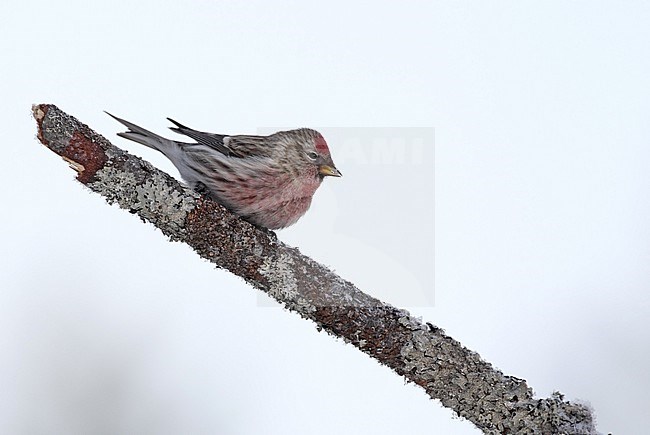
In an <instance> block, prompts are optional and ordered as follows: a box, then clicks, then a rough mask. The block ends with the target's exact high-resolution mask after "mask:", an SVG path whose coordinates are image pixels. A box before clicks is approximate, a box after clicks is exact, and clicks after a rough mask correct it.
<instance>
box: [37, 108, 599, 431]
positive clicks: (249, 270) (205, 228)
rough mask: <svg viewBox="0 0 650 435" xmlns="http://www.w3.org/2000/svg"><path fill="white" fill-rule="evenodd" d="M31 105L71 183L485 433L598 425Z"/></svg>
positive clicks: (66, 119)
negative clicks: (375, 363)
mask: <svg viewBox="0 0 650 435" xmlns="http://www.w3.org/2000/svg"><path fill="white" fill-rule="evenodd" d="M32 110H33V114H34V117H35V119H36V122H37V125H38V139H39V140H40V141H41V142H42V143H43V144H44V145H45V146H47V147H48V148H49V149H50V150H52V151H54V152H55V153H56V154H58V155H60V156H61V157H63V159H65V160H66V161H67V162H68V163H69V164H70V165H71V167H72V168H73V169H75V170H76V171H77V173H78V174H77V180H78V181H79V182H81V183H82V184H84V185H86V186H87V187H88V188H90V189H91V190H92V191H94V192H96V193H99V194H100V195H102V196H104V197H105V198H106V200H107V201H108V202H109V203H117V204H119V206H120V207H122V208H124V209H126V210H128V211H130V212H131V213H134V214H137V215H138V216H139V217H140V218H141V219H142V220H143V221H147V222H151V223H153V224H154V225H155V226H156V227H158V228H159V229H160V230H161V231H162V232H163V233H164V234H166V235H167V236H168V237H169V238H170V239H172V240H174V241H181V242H183V243H187V244H188V245H190V246H191V247H192V248H193V249H194V250H195V251H196V252H197V253H198V254H199V255H200V256H201V257H203V258H205V259H207V260H209V261H211V262H213V263H214V264H215V265H216V266H217V267H218V268H222V269H226V270H229V271H230V272H232V273H234V274H236V275H238V276H240V277H242V278H244V279H245V280H246V282H248V283H249V284H250V285H251V286H253V287H255V288H257V289H260V290H262V291H264V292H266V293H268V294H269V295H270V296H272V297H273V298H274V299H276V300H277V301H278V302H280V303H281V304H282V305H284V306H285V307H287V308H288V309H289V310H291V311H294V312H296V313H298V314H300V316H302V317H303V318H305V319H310V320H312V321H313V322H315V323H316V325H317V328H318V329H319V330H320V329H324V330H325V331H327V332H328V333H330V334H334V335H335V336H337V337H341V338H342V339H343V340H344V341H346V342H348V343H351V344H353V345H354V346H356V347H357V348H358V349H359V350H361V351H362V352H364V353H366V354H367V355H369V356H371V357H372V358H375V359H376V360H377V361H379V362H381V363H382V364H384V365H386V366H388V367H390V368H391V369H392V370H394V371H395V372H396V373H397V374H399V375H400V376H403V377H404V378H405V379H406V380H407V381H409V382H413V383H415V384H417V385H419V386H421V387H422V388H424V390H425V391H426V393H427V394H428V395H429V396H430V397H431V398H432V399H437V400H439V401H440V402H441V403H442V404H443V405H444V406H446V407H448V408H451V409H452V410H453V411H454V412H455V413H456V414H457V415H458V416H461V417H464V418H466V419H468V420H469V421H471V422H472V423H473V424H474V425H476V427H478V428H479V429H481V430H482V431H483V432H484V433H494V434H496V433H540V434H558V433H572V434H573V433H584V434H591V433H597V432H596V430H595V427H594V422H593V417H592V414H591V410H590V409H589V408H587V407H586V406H584V405H581V404H576V403H571V402H568V401H564V398H563V396H562V395H561V394H559V393H554V394H553V395H552V396H551V397H550V398H542V399H537V398H534V397H533V391H532V389H531V388H530V387H528V385H527V384H526V382H525V381H524V380H523V379H518V378H516V377H513V376H507V375H504V374H503V373H501V372H500V371H499V370H497V369H496V368H494V367H492V365H491V364H489V363H488V362H486V361H483V360H482V359H481V358H480V356H479V355H478V354H477V353H476V352H473V351H471V350H469V349H467V348H465V347H463V346H462V345H461V344H460V343H459V342H457V341H456V340H454V339H453V338H451V337H449V336H447V335H445V333H444V331H443V330H442V329H439V328H437V327H435V326H433V325H431V324H423V323H422V321H421V320H419V319H416V318H414V317H413V316H411V315H410V314H409V313H408V312H407V311H405V310H400V309H398V308H395V307H392V306H390V305H388V304H385V303H383V302H381V301H380V300H378V299H375V298H373V297H371V296H369V295H367V294H365V293H363V292H362V291H360V290H359V289H358V288H356V287H355V286H354V285H353V284H352V283H350V282H349V281H346V280H344V279H343V278H341V277H339V276H338V275H336V274H335V273H334V272H332V271H331V270H329V269H328V268H327V267H325V266H323V265H321V264H319V263H317V262H316V261H314V260H312V259H311V258H309V257H306V256H304V255H302V254H301V253H300V251H299V250H298V249H296V248H293V247H290V246H287V245H285V244H284V243H282V242H281V241H279V240H278V239H277V238H276V236H275V233H273V232H271V231H267V230H263V229H260V228H257V227H255V226H253V225H251V224H249V223H248V222H245V221H243V220H241V219H239V218H238V217H236V216H234V215H233V214H232V213H230V212H229V211H228V210H226V209H225V208H224V207H222V206H221V205H219V204H218V203H216V202H214V201H212V200H210V199H209V198H206V197H205V196H202V195H200V194H198V193H196V192H194V191H192V190H190V189H188V188H186V187H183V186H182V185H181V184H180V183H178V182H177V181H176V180H175V179H174V178H172V177H171V176H169V175H167V174H166V173H164V172H162V171H160V170H158V169H156V168H154V167H153V166H151V165H150V164H149V163H148V162H146V161H143V160H142V159H140V158H138V157H135V156H133V155H130V154H128V153H127V152H125V151H123V150H121V149H119V148H117V147H115V146H114V145H112V144H111V143H110V142H109V141H108V140H106V139H105V138H104V137H102V136H101V135H99V134H97V133H95V132H94V131H92V130H91V129H90V128H89V127H88V126H86V125H84V124H82V123H80V122H79V121H78V120H77V119H75V118H74V117H72V116H70V115H68V114H66V113H64V112H62V111H61V110H60V109H58V108H57V107H56V106H54V105H49V104H40V105H35V106H33V109H32Z"/></svg>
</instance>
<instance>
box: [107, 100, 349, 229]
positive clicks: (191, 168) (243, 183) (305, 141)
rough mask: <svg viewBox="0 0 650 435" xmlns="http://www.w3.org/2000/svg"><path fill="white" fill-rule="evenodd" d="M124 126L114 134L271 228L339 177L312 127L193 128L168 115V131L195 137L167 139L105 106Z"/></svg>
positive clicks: (291, 219)
mask: <svg viewBox="0 0 650 435" xmlns="http://www.w3.org/2000/svg"><path fill="white" fill-rule="evenodd" d="M106 114H107V115H109V116H111V117H112V118H114V119H115V120H116V121H118V122H120V123H121V124H123V125H124V126H125V127H127V128H128V131H126V132H123V133H117V135H118V136H120V137H123V138H125V139H129V140H132V141H134V142H137V143H139V144H142V145H145V146H147V147H149V148H153V149H154V150H157V151H160V152H161V153H162V154H164V155H165V157H167V158H168V159H169V160H171V162H172V163H173V164H174V166H176V168H177V169H178V172H179V173H180V175H181V178H182V179H183V180H184V181H185V183H187V185H189V186H190V187H191V188H193V189H195V190H197V191H198V192H200V193H206V194H207V195H208V196H210V197H211V198H213V199H214V200H216V201H217V202H219V203H220V204H222V205H223V206H224V207H226V208H227V209H229V210H230V211H232V212H233V213H234V214H236V215H237V216H240V217H241V218H243V219H244V220H247V221H248V222H250V223H252V224H254V225H256V226H259V227H262V228H266V229H269V230H277V229H282V228H286V227H288V226H290V225H293V224H294V223H296V222H297V221H298V219H300V218H301V217H302V216H303V215H304V214H305V213H306V212H307V210H308V209H309V206H310V205H311V202H312V198H313V196H314V193H315V192H316V190H317V189H318V187H319V186H320V185H321V183H322V182H323V179H324V178H325V177H328V176H331V177H341V176H342V174H341V172H340V171H339V170H338V169H337V168H336V166H335V165H334V162H333V161H332V156H331V154H330V150H329V147H328V145H327V142H326V141H325V139H324V138H323V135H322V134H320V133H319V132H318V131H316V130H313V129H310V128H299V129H296V130H288V131H278V132H276V133H273V134H271V135H268V136H255V135H225V134H215V133H207V132H203V131H198V130H194V129H192V128H189V127H186V126H185V125H183V124H181V123H179V122H177V121H174V120H173V119H171V118H167V120H169V121H170V122H171V123H172V124H173V125H174V126H173V127H169V128H170V129H171V130H172V131H174V132H176V133H179V134H181V135H184V136H186V137H189V138H190V139H193V140H194V142H179V141H175V140H171V139H166V138H164V137H162V136H159V135H157V134H155V133H152V132H150V131H148V130H145V129H144V128H142V127H139V126H137V125H135V124H133V123H131V122H129V121H126V120H124V119H121V118H118V117H117V116H114V115H112V114H110V113H108V112H106Z"/></svg>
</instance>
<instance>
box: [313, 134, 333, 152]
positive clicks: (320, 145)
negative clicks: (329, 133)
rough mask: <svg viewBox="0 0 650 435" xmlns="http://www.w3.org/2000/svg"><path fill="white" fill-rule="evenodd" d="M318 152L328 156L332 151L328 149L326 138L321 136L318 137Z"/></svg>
mask: <svg viewBox="0 0 650 435" xmlns="http://www.w3.org/2000/svg"><path fill="white" fill-rule="evenodd" d="M316 150H317V151H320V152H321V153H327V154H329V152H330V149H329V148H328V147H327V142H325V138H324V137H323V136H322V135H320V134H319V135H318V136H316Z"/></svg>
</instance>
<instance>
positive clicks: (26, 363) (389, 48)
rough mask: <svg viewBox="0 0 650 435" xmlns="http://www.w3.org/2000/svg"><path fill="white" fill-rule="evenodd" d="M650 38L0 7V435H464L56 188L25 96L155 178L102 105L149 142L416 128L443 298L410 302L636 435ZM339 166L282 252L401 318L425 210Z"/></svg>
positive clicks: (424, 242)
mask: <svg viewBox="0 0 650 435" xmlns="http://www.w3.org/2000/svg"><path fill="white" fill-rule="evenodd" d="M649 22H650V4H649V3H647V2H643V1H638V2H634V1H630V2H601V1H571V2H566V1H548V2H529V1H501V2H478V1H475V2H465V1H463V2H399V3H398V2H394V3H393V4H388V3H385V2H384V3H382V2H348V1H345V2H343V1H341V2H336V1H334V2H321V3H320V4H319V5H318V6H316V5H309V4H306V2H301V1H293V2H266V1H261V0H260V1H248V2H238V3H235V2H225V1H209V0H205V1H193V2H171V1H155V2H154V1H146V2H145V1H141V2H132V1H131V2H126V1H111V2H85V1H69V2H57V1H47V2H46V1H31V2H21V3H20V4H19V2H4V3H3V5H2V6H0V53H1V54H2V58H1V59H2V61H1V62H2V68H1V70H0V77H1V80H0V93H1V94H0V97H1V101H2V103H1V105H0V110H1V112H0V115H1V116H0V120H1V122H2V126H3V135H2V156H1V158H0V165H1V167H0V173H1V174H2V183H1V186H2V187H1V189H2V190H1V199H2V205H3V207H2V213H1V214H0V231H1V236H0V237H1V244H0V246H1V247H0V254H1V260H2V262H1V263H0V264H1V266H0V286H1V290H0V433H3V434H116V433H130V434H145V433H147V434H149V433H151V434H177V433H202V434H257V433H272V434H287V433H310V434H312V433H313V434H330V433H342V434H359V433H377V434H393V433H418V434H419V433H422V434H424V433H440V434H470V433H477V432H478V431H477V430H476V429H474V428H473V427H472V425H471V424H469V423H468V422H466V421H462V420H459V419H453V418H452V413H451V412H450V411H449V410H446V409H444V408H442V407H441V406H440V405H439V404H438V403H436V402H433V401H430V400H428V399H427V396H426V395H425V394H424V393H423V391H422V390H420V389H418V388H416V387H414V386H412V385H404V382H403V380H402V379H401V378H399V377H398V376H396V375H395V374H393V373H392V372H391V371H390V370H388V369H386V368H383V367H381V366H379V365H378V364H377V363H375V362H374V361H372V360H370V359H369V358H367V357H366V356H365V355H363V354H362V353H360V352H359V351H357V350H356V349H355V348H353V347H351V346H348V345H345V344H343V343H342V342H340V341H338V340H335V339H333V338H331V337H329V336H327V335H326V334H324V333H318V332H317V331H316V329H315V328H314V326H313V325H312V324H310V323H308V322H305V321H303V320H301V319H299V318H298V317H297V316H296V315H294V314H290V313H288V312H285V311H283V310H282V309H280V308H268V307H264V306H262V305H264V304H261V303H260V301H263V299H264V297H263V296H260V294H259V293H258V292H257V291H255V290H252V289H250V288H249V287H247V286H246V285H245V284H244V283H243V282H242V281H241V280H240V279H238V278H237V277H234V276H232V275H230V274H228V273H226V272H223V271H219V270H215V269H214V268H213V267H212V266H211V265H210V264H208V263H207V262H205V261H202V260H200V259H198V258H197V257H196V255H194V254H193V253H192V252H191V251H190V249H189V248H187V247H186V246H183V245H180V244H172V243H169V242H167V241H166V240H165V238H164V237H163V236H162V234H161V233H160V232H159V231H157V230H155V229H154V228H153V227H151V226H150V225H144V224H142V223H141V222H140V221H139V220H138V219H137V218H136V217H134V216H132V215H130V214H129V213H126V212H124V211H122V210H119V209H118V208H116V207H109V206H107V205H106V204H105V203H104V201H103V199H102V198H100V197H99V196H97V195H94V194H91V193H89V192H88V191H87V190H85V189H84V188H83V187H82V186H81V185H79V184H78V183H76V182H74V181H73V173H72V171H71V170H70V169H68V168H67V167H66V164H65V163H64V162H63V161H61V160H60V159H58V158H56V157H55V156H54V155H53V154H52V153H50V152H49V151H47V150H46V149H45V148H43V147H41V146H40V145H39V144H38V143H37V142H36V141H35V139H34V134H35V128H34V122H33V121H32V120H31V118H30V105H31V104H32V103H35V102H51V103H56V104H58V105H59V106H60V107H61V108H62V109H64V110H66V111H68V112H70V113H72V114H74V115H75V116H77V117H78V118H79V119H81V120H82V121H84V122H86V123H88V124H90V125H91V126H93V127H94V128H95V129H96V130H97V131H99V132H101V133H102V134H104V135H106V136H107V137H109V138H110V139H111V140H115V141H116V143H118V145H120V146H123V147H127V148H128V149H129V150H130V151H132V152H134V153H137V154H139V155H141V156H143V157H145V158H147V159H149V160H150V161H152V162H153V163H155V164H156V165H158V166H159V167H161V168H163V169H165V170H167V171H170V172H171V171H173V167H172V166H171V165H170V164H169V163H168V162H166V161H164V158H162V157H161V156H158V155H155V154H154V153H152V152H150V151H149V150H144V149H142V147H139V146H138V145H137V144H130V143H127V142H126V141H123V140H116V139H118V138H116V137H115V136H114V134H115V132H117V131H118V130H119V127H118V125H117V124H116V123H115V122H114V121H112V120H111V119H109V118H108V117H107V116H106V115H104V114H103V113H102V110H110V111H113V112H115V113H116V114H118V115H121V116H123V117H125V118H127V119H131V120H133V121H137V122H138V123H141V124H142V125H144V126H146V127H148V128H150V129H153V130H155V131H159V132H164V131H165V127H166V122H165V120H164V118H165V117H166V116H172V117H176V118H177V119H178V120H180V121H183V122H186V123H188V124H190V125H192V126H196V127H197V128H203V129H212V130H215V131H218V132H223V133H251V132H254V131H256V130H257V129H258V128H262V127H269V126H270V127H272V126H290V127H300V126H315V127H320V126H333V127H355V128H356V127H429V128H431V127H434V128H435V132H436V160H435V182H436V190H435V210H436V212H435V213H436V214H435V218H436V222H435V235H436V237H435V264H436V280H435V284H436V288H435V296H436V298H435V305H434V306H430V307H426V306H422V305H420V306H416V307H406V308H410V309H411V311H412V313H413V314H415V315H418V316H422V317H423V318H424V320H426V321H430V322H432V323H434V324H436V325H438V326H440V327H442V328H444V329H445V330H446V331H447V332H448V333H449V334H450V335H452V336H453V337H455V338H456V339H458V340H460V341H461V342H462V343H464V344H465V345H466V346H468V347H469V348H471V349H473V350H475V351H477V352H479V353H480V354H481V355H482V356H483V357H484V358H486V359H487V360H488V361H490V362H492V363H493V364H494V365H495V366H497V367H499V368H500V369H501V370H503V371H504V372H505V373H508V374H512V375H515V376H518V377H522V378H525V379H527V381H528V382H529V385H530V386H532V387H533V388H534V389H535V392H536V393H537V394H538V395H539V396H540V397H545V396H548V395H549V394H551V392H552V391H553V390H556V389H558V390H560V391H562V392H563V393H565V394H566V395H567V398H568V399H570V400H576V399H577V400H583V401H588V402H589V403H590V404H591V405H592V406H593V407H594V409H595V413H596V416H597V418H598V426H599V430H601V431H603V432H608V431H612V432H615V433H620V434H623V433H642V432H644V431H645V430H647V428H646V422H647V418H646V417H647V412H648V409H650V399H648V397H649V396H648V392H647V389H648V386H649V385H650V374H649V373H650V371H649V370H648V367H649V366H650V316H649V315H650V297H649V296H648V288H649V285H650V268H649V267H648V264H649V263H650V225H648V224H649V222H650V175H649V173H650V147H649V144H650V127H648V125H649V123H648V118H649V115H650V98H649V97H650V95H649V93H650V92H649V91H650V81H649V79H648V77H650V56H648V47H650V34H649V32H648V23H649ZM168 134H170V135H171V134H172V133H171V132H169V133H168ZM330 142H332V141H330ZM330 145H331V148H332V150H333V153H334V156H335V158H336V155H337V154H336V153H337V152H338V153H339V154H341V155H342V157H343V155H344V154H345V151H342V150H341V149H340V148H341V147H342V146H343V145H337V144H336V143H331V144H330ZM337 147H338V148H339V149H337ZM344 160H345V159H342V161H339V162H337V163H338V164H339V166H340V167H341V170H342V171H343V172H344V174H345V176H344V177H343V178H342V179H340V180H327V183H326V184H325V185H324V186H323V187H322V188H321V190H320V191H319V192H318V193H317V195H316V198H315V202H314V206H313V208H312V210H311V211H310V212H309V213H308V214H307V216H306V217H304V218H303V219H302V220H301V221H300V222H299V223H298V224H297V225H296V226H295V227H293V228H290V229H288V230H285V231H282V232H280V233H279V237H280V238H281V239H282V240H284V241H286V242H287V243H290V244H292V245H294V246H299V247H300V248H301V249H302V251H303V252H305V253H307V254H308V255H311V256H312V257H314V258H315V259H317V260H319V261H321V262H323V263H325V264H328V265H329V266H331V267H332V268H334V269H336V270H337V271H338V272H339V273H341V275H343V276H344V277H345V278H347V279H349V280H351V281H353V282H355V283H357V284H358V285H359V286H360V287H361V288H363V289H364V290H365V291H367V292H370V293H372V294H376V295H378V296H381V297H382V298H384V299H386V300H388V301H390V302H393V303H395V304H400V302H399V301H400V295H401V294H402V291H403V290H402V288H405V287H408V288H411V285H418V282H417V280H414V279H413V276H412V275H411V274H410V273H409V267H408V265H406V266H405V265H404V264H403V261H402V259H403V258H404V257H403V256H402V255H401V253H402V252H404V251H407V250H408V251H409V252H418V251H419V252H422V255H426V253H427V252H430V251H429V250H430V248H431V246H430V243H433V237H432V234H433V233H432V231H433V228H432V226H433V222H431V223H430V226H427V225H423V226H422V237H417V235H416V234H417V233H414V232H413V228H414V227H415V226H416V225H417V226H419V225H422V221H423V220H422V219H421V218H420V217H419V216H418V213H417V210H418V204H421V203H423V202H424V203H426V204H433V202H434V198H431V197H425V195H423V194H422V193H421V192H422V190H420V189H419V186H418V185H417V184H416V183H414V180H417V179H419V178H418V177H421V175H420V174H417V173H414V172H417V171H413V170H405V168H404V167H400V166H399V165H395V167H394V168H390V167H386V166H385V165H384V166H381V167H379V168H377V170H373V168H372V166H370V165H371V164H372V161H371V160H370V159H369V160H368V161H367V162H365V164H364V161H363V160H361V161H357V162H345V161H344ZM421 171H426V172H427V173H428V174H430V175H431V177H433V174H434V168H433V167H429V166H427V165H426V164H424V165H422V167H421ZM172 173H173V172H172ZM368 178H370V179H372V180H377V183H376V186H377V188H373V184H372V183H369V182H368ZM420 179H421V178H420ZM395 195H398V197H399V199H400V200H399V201H394V198H395ZM404 198H407V199H408V201H403V199H404ZM395 203H397V204H398V205H399V206H397V207H396V206H394V204H395ZM411 204H412V205H413V207H411ZM414 210H415V211H414ZM379 215H381V216H389V217H390V219H389V221H392V222H393V225H390V226H387V225H386V224H385V219H375V217H376V216H379ZM360 224H364V225H367V226H368V227H370V228H372V229H373V230H374V231H371V232H367V231H366V233H364V235H360V236H359V237H355V233H354V231H351V230H350V229H352V228H356V227H359V225H360ZM394 232H402V233H401V234H404V237H402V238H400V237H395V236H394V235H392V236H390V237H386V233H391V234H395V233H394ZM373 233H374V236H373V237H370V239H369V236H367V234H373ZM384 240H386V242H385V243H384ZM267 305H268V304H267Z"/></svg>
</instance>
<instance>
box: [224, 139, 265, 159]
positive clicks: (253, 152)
mask: <svg viewBox="0 0 650 435" xmlns="http://www.w3.org/2000/svg"><path fill="white" fill-rule="evenodd" d="M224 144H225V145H226V146H227V147H228V149H229V150H230V152H231V154H232V155H235V156H237V157H252V156H270V155H271V152H272V151H273V150H272V147H271V146H270V145H269V141H268V137H267V136H245V135H238V136H227V137H226V138H224Z"/></svg>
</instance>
